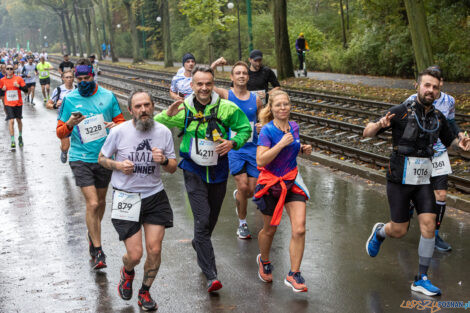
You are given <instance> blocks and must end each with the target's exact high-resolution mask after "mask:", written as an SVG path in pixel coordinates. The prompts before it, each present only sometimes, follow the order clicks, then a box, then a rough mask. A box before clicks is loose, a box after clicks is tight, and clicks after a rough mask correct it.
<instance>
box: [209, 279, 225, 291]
mask: <svg viewBox="0 0 470 313" xmlns="http://www.w3.org/2000/svg"><path fill="white" fill-rule="evenodd" d="M221 288H222V283H221V282H220V281H219V280H218V279H211V280H209V281H208V282H207V292H213V291H217V290H219V289H221Z"/></svg>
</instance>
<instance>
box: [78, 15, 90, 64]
mask: <svg viewBox="0 0 470 313" xmlns="http://www.w3.org/2000/svg"><path fill="white" fill-rule="evenodd" d="M86 11H88V9H87V10H86ZM80 21H81V22H82V25H83V26H84V27H85V43H86V55H87V57H89V56H90V55H92V50H91V29H90V24H89V23H88V21H86V20H85V13H84V12H82V13H80Z"/></svg>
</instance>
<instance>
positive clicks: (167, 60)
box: [160, 0, 173, 67]
mask: <svg viewBox="0 0 470 313" xmlns="http://www.w3.org/2000/svg"><path fill="white" fill-rule="evenodd" d="M168 5H169V4H168V0H162V2H161V9H160V12H161V15H160V16H161V17H162V30H163V38H162V39H163V51H164V54H165V56H164V60H163V64H164V66H165V67H172V66H173V53H172V52H171V39H170V10H169V9H168Z"/></svg>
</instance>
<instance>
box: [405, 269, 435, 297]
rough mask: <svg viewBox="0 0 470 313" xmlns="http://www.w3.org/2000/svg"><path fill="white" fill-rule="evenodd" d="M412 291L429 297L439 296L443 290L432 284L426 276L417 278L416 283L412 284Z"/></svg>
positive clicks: (422, 275)
mask: <svg viewBox="0 0 470 313" xmlns="http://www.w3.org/2000/svg"><path fill="white" fill-rule="evenodd" d="M411 290H413V291H416V292H421V293H423V294H425V295H427V296H438V295H440V294H441V290H440V289H439V288H437V287H436V286H434V285H433V284H431V282H430V281H429V280H428V276H427V275H425V274H421V275H420V276H415V281H414V282H413V283H412V284H411Z"/></svg>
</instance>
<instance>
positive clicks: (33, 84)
mask: <svg viewBox="0 0 470 313" xmlns="http://www.w3.org/2000/svg"><path fill="white" fill-rule="evenodd" d="M33 86H36V82H34V83H27V84H26V87H28V89H29V88H31V87H33Z"/></svg>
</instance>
